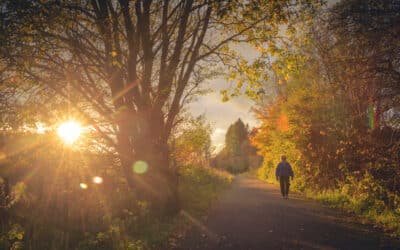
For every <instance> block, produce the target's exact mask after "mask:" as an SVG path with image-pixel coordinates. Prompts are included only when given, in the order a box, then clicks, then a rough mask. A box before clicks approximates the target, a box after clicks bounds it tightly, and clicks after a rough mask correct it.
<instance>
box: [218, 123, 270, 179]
mask: <svg viewBox="0 0 400 250" xmlns="http://www.w3.org/2000/svg"><path fill="white" fill-rule="evenodd" d="M250 135H251V132H250V131H249V126H248V125H245V124H244V123H243V122H242V120H241V119H238V120H237V121H236V122H235V123H233V124H231V125H230V126H229V128H228V130H227V132H226V135H225V147H224V148H223V149H222V150H221V151H220V152H219V153H218V154H217V155H216V156H215V157H214V158H213V159H212V163H211V165H212V166H214V167H217V168H222V169H225V170H227V171H229V172H231V173H234V174H237V173H242V172H245V171H247V170H249V169H250V168H257V167H259V165H260V164H261V161H262V158H261V157H260V156H258V155H257V149H256V148H255V147H254V146H253V145H251V143H250V140H249V136H250Z"/></svg>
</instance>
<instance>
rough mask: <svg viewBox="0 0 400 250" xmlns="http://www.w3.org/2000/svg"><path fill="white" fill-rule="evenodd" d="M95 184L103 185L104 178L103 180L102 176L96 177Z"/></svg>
mask: <svg viewBox="0 0 400 250" xmlns="http://www.w3.org/2000/svg"><path fill="white" fill-rule="evenodd" d="M93 182H94V183H96V184H101V183H103V178H101V177H100V176H95V177H93Z"/></svg>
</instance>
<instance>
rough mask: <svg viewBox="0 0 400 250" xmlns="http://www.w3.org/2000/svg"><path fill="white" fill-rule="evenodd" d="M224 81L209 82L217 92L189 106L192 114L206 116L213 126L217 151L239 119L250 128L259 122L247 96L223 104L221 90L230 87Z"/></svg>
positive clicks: (214, 143)
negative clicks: (229, 128)
mask: <svg viewBox="0 0 400 250" xmlns="http://www.w3.org/2000/svg"><path fill="white" fill-rule="evenodd" d="M229 84H230V83H228V82H227V81H226V80H224V79H214V80H211V81H209V86H210V88H212V89H216V91H214V92H212V93H209V94H207V95H205V96H201V97H199V98H198V100H197V101H195V102H193V103H191V104H190V106H189V110H190V112H191V113H192V114H193V115H195V116H197V115H201V114H205V116H206V118H207V120H208V121H209V122H210V123H211V125H212V126H213V134H212V136H211V139H212V143H213V146H214V147H215V150H216V151H219V150H220V149H222V147H223V145H224V140H225V133H226V130H227V129H228V127H229V125H230V124H232V123H234V122H235V121H236V120H237V119H239V118H240V119H242V121H243V122H244V123H245V124H246V123H248V124H249V126H250V128H252V127H254V126H256V124H257V121H256V119H255V117H254V115H253V113H252V112H251V107H252V106H253V105H254V102H253V101H251V100H250V99H249V98H247V97H245V96H239V97H236V98H233V99H231V100H229V101H228V102H222V97H221V95H220V93H219V89H223V88H226V87H228V86H229Z"/></svg>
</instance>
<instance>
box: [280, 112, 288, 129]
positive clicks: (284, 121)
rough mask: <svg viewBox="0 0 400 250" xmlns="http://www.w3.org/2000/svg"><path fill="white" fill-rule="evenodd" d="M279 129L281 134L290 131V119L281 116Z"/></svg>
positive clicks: (283, 115) (284, 115)
mask: <svg viewBox="0 0 400 250" xmlns="http://www.w3.org/2000/svg"><path fill="white" fill-rule="evenodd" d="M277 125H278V129H279V130H280V131H281V132H287V131H289V118H288V117H287V115H286V114H281V115H280V116H279V118H278V124H277Z"/></svg>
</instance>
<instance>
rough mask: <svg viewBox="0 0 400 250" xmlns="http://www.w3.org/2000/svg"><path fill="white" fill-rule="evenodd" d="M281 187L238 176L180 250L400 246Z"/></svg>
mask: <svg viewBox="0 0 400 250" xmlns="http://www.w3.org/2000/svg"><path fill="white" fill-rule="evenodd" d="M289 197H290V198H289V199H288V200H285V199H282V198H281V196H280V193H279V190H278V189H277V187H276V186H274V185H271V184H267V183H264V182H261V181H259V180H257V179H254V178H251V177H246V176H238V177H236V178H235V180H234V183H233V185H232V188H231V189H230V190H228V191H226V192H225V193H224V194H222V196H221V198H220V199H219V201H217V202H216V204H215V206H214V207H213V208H212V209H211V211H210V215H209V216H208V219H207V220H206V222H205V223H204V224H203V223H199V222H198V221H196V222H195V223H194V228H193V230H191V231H190V232H189V233H188V234H187V235H186V236H185V238H184V239H183V240H182V241H181V243H180V246H179V249H249V250H250V249H253V250H255V249H400V242H399V241H395V240H394V239H389V238H387V237H385V236H384V235H383V234H382V233H381V232H379V231H378V230H377V229H374V228H372V227H371V226H366V225H361V224H359V223H357V222H355V221H354V219H352V218H351V217H349V216H346V215H343V214H342V213H340V212H338V211H336V210H333V209H328V208H325V207H322V206H321V205H320V204H318V203H316V202H313V201H309V200H305V199H304V198H302V197H301V196H299V195H289Z"/></svg>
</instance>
